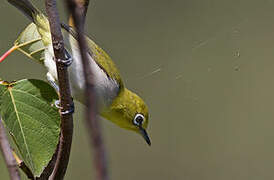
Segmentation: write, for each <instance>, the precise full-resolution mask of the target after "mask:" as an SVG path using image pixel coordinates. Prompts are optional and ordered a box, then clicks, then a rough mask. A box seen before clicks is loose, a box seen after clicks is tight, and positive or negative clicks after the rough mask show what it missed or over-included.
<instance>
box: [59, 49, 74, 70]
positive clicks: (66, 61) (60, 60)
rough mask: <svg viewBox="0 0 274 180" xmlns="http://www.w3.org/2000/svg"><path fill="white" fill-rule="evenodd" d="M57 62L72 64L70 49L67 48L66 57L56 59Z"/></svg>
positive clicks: (66, 64)
mask: <svg viewBox="0 0 274 180" xmlns="http://www.w3.org/2000/svg"><path fill="white" fill-rule="evenodd" d="M56 62H59V63H62V64H64V65H65V66H67V67H68V66H70V65H71V64H72V62H73V60H72V57H71V55H70V54H69V53H68V51H67V50H66V49H65V59H56Z"/></svg>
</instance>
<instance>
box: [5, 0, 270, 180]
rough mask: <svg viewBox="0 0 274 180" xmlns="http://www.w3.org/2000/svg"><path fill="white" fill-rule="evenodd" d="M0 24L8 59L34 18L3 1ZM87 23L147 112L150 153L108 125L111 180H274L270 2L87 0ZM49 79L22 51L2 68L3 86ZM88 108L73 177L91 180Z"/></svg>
mask: <svg viewBox="0 0 274 180" xmlns="http://www.w3.org/2000/svg"><path fill="white" fill-rule="evenodd" d="M35 3H36V4H38V5H39V6H40V7H43V1H39V2H38V1H35ZM59 3H62V1H60V2H59ZM62 5H63V4H59V6H60V10H61V11H62V19H63V20H65V19H66V18H65V16H64V13H63V12H64V10H63V8H62ZM0 22H1V29H0V32H1V33H0V34H1V35H0V52H1V53H4V52H5V51H6V50H7V49H8V48H9V47H10V46H11V45H12V43H13V41H14V40H15V39H16V37H17V35H18V34H19V32H20V31H21V30H22V29H23V28H24V27H25V26H26V25H27V24H28V23H29V21H28V19H26V18H25V17H24V16H23V15H22V14H21V13H20V12H19V11H17V10H16V9H15V8H13V7H11V6H10V5H9V4H8V3H7V2H6V1H3V2H2V3H1V6H0ZM87 27H88V30H87V31H88V34H89V36H90V37H92V38H93V39H94V40H95V41H96V42H97V43H98V44H99V45H100V46H101V47H103V49H105V50H106V51H107V52H108V53H109V54H110V55H111V57H112V58H113V60H114V61H115V63H116V64H117V65H118V67H119V69H120V71H121V74H122V76H123V79H124V81H125V83H126V85H127V86H128V87H129V88H130V89H132V90H134V91H136V92H138V94H140V95H141V96H142V97H143V98H144V99H145V101H146V102H147V104H148V106H149V108H150V114H151V116H150V125H149V134H150V136H151V139H152V146H151V147H148V146H147V145H146V144H145V142H144V141H143V139H142V138H141V137H140V136H138V135H137V134H133V133H131V132H128V131H125V130H122V129H120V128H118V127H116V126H115V125H113V124H111V123H110V122H108V121H106V120H102V125H103V130H104V139H105V143H106V147H107V150H108V162H109V170H110V175H111V179H113V180H120V179H122V180H139V179H143V180H151V179H153V180H154V179H155V180H156V179H157V180H166V179H170V180H181V179H184V180H231V179H234V180H258V179H274V173H273V172H274V171H273V169H274V166H273V163H274V81H273V77H274V61H273V60H274V1H273V0H257V1H256V0H240V1H239V0H230V1H226V0H206V1H205V0H195V1H193V0H169V1H164V0H157V1H156V0H151V1H147V0H115V1H107V0H95V1H94V0H91V3H90V8H89V12H88V16H87ZM45 73H46V71H45V69H44V68H43V67H41V66H40V65H39V64H36V63H33V62H32V61H31V60H29V59H27V58H26V57H25V56H24V55H22V54H20V53H19V52H16V53H13V54H12V55H11V56H10V57H9V58H8V60H6V61H5V62H3V63H1V65H0V77H1V78H2V79H4V80H16V79H22V78H39V79H45ZM82 108H83V107H82V106H81V105H79V104H76V113H75V116H74V117H75V118H74V122H75V129H74V139H73V147H72V153H71V159H70V163H69V168H68V172H67V175H66V179H67V180H74V179H77V178H78V179H95V178H94V177H95V176H94V171H93V166H92V160H91V158H92V156H91V153H90V146H89V144H88V138H87V137H86V129H85V127H84V123H83V120H82V119H83V113H82V112H83V109H82ZM22 176H24V175H22ZM0 179H1V180H2V179H3V180H4V179H8V175H7V170H6V167H5V165H4V163H3V161H2V157H1V156H0Z"/></svg>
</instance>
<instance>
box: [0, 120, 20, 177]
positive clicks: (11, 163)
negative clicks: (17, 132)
mask: <svg viewBox="0 0 274 180" xmlns="http://www.w3.org/2000/svg"><path fill="white" fill-rule="evenodd" d="M0 149H1V152H2V155H3V157H4V160H5V163H6V166H7V168H8V171H9V175H10V179H11V180H20V179H21V178H20V174H19V171H18V169H17V163H16V160H15V159H14V157H13V154H12V149H11V147H10V144H9V141H8V138H7V136H6V133H5V128H4V126H3V123H2V120H1V117H0Z"/></svg>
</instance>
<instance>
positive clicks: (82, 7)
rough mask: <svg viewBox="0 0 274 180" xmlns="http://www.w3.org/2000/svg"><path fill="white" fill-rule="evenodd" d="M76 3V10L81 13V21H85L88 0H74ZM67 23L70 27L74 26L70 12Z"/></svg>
mask: <svg viewBox="0 0 274 180" xmlns="http://www.w3.org/2000/svg"><path fill="white" fill-rule="evenodd" d="M76 3H77V5H78V10H79V11H80V13H81V14H82V18H83V21H84V22H85V20H86V15H87V12H88V5H89V0H76ZM69 25H70V26H72V27H75V25H74V23H73V17H72V15H71V14H70V17H69Z"/></svg>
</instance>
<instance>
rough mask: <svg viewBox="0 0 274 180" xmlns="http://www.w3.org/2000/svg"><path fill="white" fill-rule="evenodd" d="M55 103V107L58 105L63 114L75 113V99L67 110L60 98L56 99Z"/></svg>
mask: <svg viewBox="0 0 274 180" xmlns="http://www.w3.org/2000/svg"><path fill="white" fill-rule="evenodd" d="M54 105H55V107H57V108H58V109H60V111H61V114H62V115H66V114H72V113H74V109H75V108H74V103H73V101H72V104H71V105H70V106H69V108H68V109H67V110H64V108H63V107H62V106H61V105H60V100H56V101H55V102H54Z"/></svg>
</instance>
